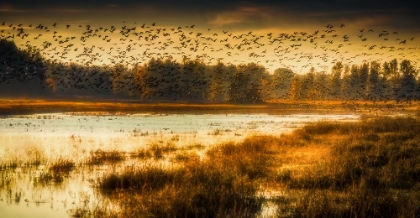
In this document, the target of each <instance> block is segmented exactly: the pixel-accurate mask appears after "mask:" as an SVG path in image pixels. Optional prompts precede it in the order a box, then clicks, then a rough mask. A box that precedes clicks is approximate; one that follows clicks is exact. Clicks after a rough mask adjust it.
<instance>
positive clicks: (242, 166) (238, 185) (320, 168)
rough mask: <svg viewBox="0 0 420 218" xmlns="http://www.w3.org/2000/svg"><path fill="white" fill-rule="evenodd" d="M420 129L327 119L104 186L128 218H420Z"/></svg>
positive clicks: (405, 123) (110, 179)
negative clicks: (263, 215) (267, 214)
mask: <svg viewBox="0 0 420 218" xmlns="http://www.w3.org/2000/svg"><path fill="white" fill-rule="evenodd" d="M419 130H420V121H419V120H418V119H417V118H415V117H395V118H392V117H382V118H364V119H363V120H362V121H360V122H318V123H315V124H309V125H307V126H305V127H303V128H300V129H298V130H296V131H294V132H292V133H291V134H287V135H281V136H279V137H274V136H253V137H249V138H246V139H245V140H243V141H242V142H239V143H234V142H227V143H223V144H221V145H216V146H213V147H209V148H208V149H207V151H206V153H205V154H206V155H205V156H204V157H203V158H199V157H198V156H194V155H191V156H189V155H188V154H183V153H182V154H179V155H178V156H179V157H178V156H176V155H175V159H176V158H179V160H180V161H181V164H179V166H178V165H177V166H176V167H172V168H168V167H157V166H144V167H141V168H136V167H133V168H131V169H130V170H127V171H125V172H121V173H113V174H109V175H106V176H104V177H103V178H101V179H100V181H99V184H98V187H99V189H100V190H101V191H102V193H106V196H109V198H110V199H113V201H114V202H115V203H116V204H117V205H119V208H120V210H119V212H118V214H123V215H124V216H126V217H145V216H154V217H227V216H229V217H254V216H257V215H258V213H260V212H261V210H262V208H263V206H264V204H266V203H267V202H271V205H275V206H274V207H275V208H277V209H276V210H277V211H276V214H272V215H273V216H278V217H419V216H420V135H419V134H418V132H420V131H419ZM159 149H160V150H165V149H163V148H159ZM152 151H153V150H152ZM172 151H176V150H171V149H166V150H165V152H172ZM152 153H153V152H152ZM279 191H280V192H282V193H283V194H282V195H275V194H273V195H270V194H268V195H261V194H260V193H261V192H265V193H275V192H279ZM127 204H128V205H129V206H126V205H127ZM100 211H101V209H99V212H98V213H99V214H108V215H111V214H114V215H115V213H114V212H115V211H114V212H112V211H107V210H105V209H104V210H102V212H101V213H100Z"/></svg>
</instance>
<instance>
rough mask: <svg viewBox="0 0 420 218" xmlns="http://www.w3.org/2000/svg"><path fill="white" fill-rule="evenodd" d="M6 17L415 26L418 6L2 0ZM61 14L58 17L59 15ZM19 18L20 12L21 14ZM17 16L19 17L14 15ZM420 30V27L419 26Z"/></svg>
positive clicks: (309, 0)
mask: <svg viewBox="0 0 420 218" xmlns="http://www.w3.org/2000/svg"><path fill="white" fill-rule="evenodd" d="M0 11H1V12H2V13H3V15H2V16H0V19H1V17H3V19H6V18H10V17H13V14H18V13H22V12H24V13H25V14H27V15H26V16H32V17H42V16H48V15H50V16H51V17H60V16H61V15H62V17H63V18H64V17H73V18H80V19H85V20H86V19H91V20H92V19H110V17H112V16H114V19H129V18H130V17H131V18H133V19H143V18H148V19H155V20H156V21H163V20H164V19H166V22H175V20H177V21H179V20H185V21H186V22H187V21H195V22H197V23H200V22H201V23H204V24H208V25H213V26H222V25H237V26H239V27H252V28H256V27H264V28H266V27H269V26H282V25H289V26H291V25H312V24H314V23H318V24H325V25H326V24H328V23H330V22H336V23H338V22H350V23H359V22H363V21H364V20H373V19H375V20H377V21H378V23H377V25H384V26H398V25H400V26H401V25H405V26H411V27H413V28H416V27H417V26H419V25H417V22H418V20H420V7H419V6H418V3H413V1H407V0H403V1H382V2H378V1H374V0H365V1H344V0H328V1H314V0H303V1H302V0H300V1H296V0H295V1H272V0H232V1H226V0H222V1H221V0H218V1H215V0H201V1H196V0H178V1H174V0H142V1H127V0H102V1H97V0H88V1H86V0H72V1H70V0H61V1H57V0H44V1H33V0H22V1H0ZM57 15H60V16H57ZM19 16H21V15H19ZM17 18H18V16H16V19H17ZM418 28H420V27H418Z"/></svg>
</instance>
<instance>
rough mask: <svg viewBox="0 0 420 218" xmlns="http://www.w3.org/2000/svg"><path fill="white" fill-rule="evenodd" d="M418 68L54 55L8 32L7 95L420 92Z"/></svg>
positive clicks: (207, 97)
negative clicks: (92, 61) (80, 59)
mask: <svg viewBox="0 0 420 218" xmlns="http://www.w3.org/2000/svg"><path fill="white" fill-rule="evenodd" d="M418 72H419V71H418V70H416V68H415V66H414V65H413V64H412V62H411V61H410V60H402V61H401V62H398V60H397V59H393V60H390V61H388V62H383V63H379V62H376V61H372V62H363V63H361V64H359V65H356V64H353V65H346V64H344V63H342V62H337V63H335V64H334V65H333V66H332V68H331V72H325V71H321V72H317V71H316V70H315V69H314V68H311V69H310V70H309V71H308V72H307V73H304V74H297V73H294V72H292V71H291V70H289V69H285V68H279V69H277V70H275V71H274V72H273V73H269V72H268V71H267V70H266V68H265V67H264V66H262V65H259V64H256V63H248V64H238V65H234V64H230V63H229V64H226V63H222V62H218V63H217V64H213V65H208V64H205V63H204V62H203V60H200V59H195V60H191V59H187V58H184V59H183V60H182V61H176V60H173V59H171V58H167V59H159V58H152V59H150V60H149V61H148V62H147V63H144V64H135V65H134V66H132V67H127V66H126V65H122V64H114V65H112V66H111V65H102V66H92V65H90V66H87V65H79V64H76V63H69V64H67V63H62V62H55V61H51V60H46V59H45V58H43V57H42V55H41V51H40V50H37V49H34V48H32V47H30V46H29V45H28V46H27V48H26V49H19V48H17V47H16V45H15V44H14V43H13V42H11V41H7V40H0V95H1V96H2V97H8V96H9V97H13V96H16V95H26V96H29V97H31V96H37V97H40V96H42V97H66V98H74V97H83V98H101V99H104V98H118V99H122V98H129V99H139V100H142V101H150V102H203V103H207V102H208V103H211V102H215V103H217V102H230V103H240V104H252V103H262V102H266V101H270V100H276V99H292V100H370V101H382V100H398V101H399V100H419V99H420V79H419V77H418Z"/></svg>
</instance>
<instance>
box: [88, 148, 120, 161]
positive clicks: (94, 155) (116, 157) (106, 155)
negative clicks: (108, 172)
mask: <svg viewBox="0 0 420 218" xmlns="http://www.w3.org/2000/svg"><path fill="white" fill-rule="evenodd" d="M124 160H125V153H124V152H121V151H118V150H112V151H103V150H101V149H97V150H95V151H91V152H90V156H89V158H88V160H87V163H88V164H90V165H102V164H110V163H117V162H121V161H124Z"/></svg>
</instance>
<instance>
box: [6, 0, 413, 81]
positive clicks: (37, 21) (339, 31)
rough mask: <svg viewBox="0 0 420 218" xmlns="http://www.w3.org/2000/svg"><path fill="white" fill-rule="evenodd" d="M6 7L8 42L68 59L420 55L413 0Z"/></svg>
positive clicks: (297, 67)
mask: <svg viewBox="0 0 420 218" xmlns="http://www.w3.org/2000/svg"><path fill="white" fill-rule="evenodd" d="M0 12H1V15H0V31H1V33H0V37H1V38H8V39H9V40H14V41H15V42H16V44H17V45H18V46H19V47H25V46H26V45H31V46H37V48H40V49H42V54H43V56H44V57H46V58H48V59H52V60H54V59H56V60H57V61H64V62H77V63H82V64H99V65H100V64H110V63H123V64H128V65H131V64H134V63H140V64H142V63H145V62H147V61H148V60H149V59H150V58H151V57H155V58H159V57H160V58H167V57H169V56H171V57H173V58H174V59H176V60H181V59H182V58H183V57H187V58H190V59H196V58H199V59H202V60H203V62H205V63H209V64H212V63H216V62H217V61H222V62H224V63H233V64H240V63H248V62H256V63H259V64H261V65H263V66H265V67H266V68H267V70H269V71H270V72H272V71H274V69H276V68H279V67H287V68H290V69H292V70H294V71H295V72H297V73H306V72H308V71H309V69H310V67H315V68H316V69H317V70H319V71H321V70H325V71H329V69H330V67H331V65H332V64H333V63H335V62H336V61H342V62H343V63H344V64H360V63H362V62H363V61H374V60H376V61H380V62H383V61H388V60H391V59H393V58H398V59H410V60H412V61H415V62H419V61H420V25H418V24H417V22H418V20H420V13H419V12H420V10H419V9H418V8H416V7H415V6H413V5H410V4H409V1H407V2H404V1H398V2H396V3H395V2H394V3H387V2H384V3H381V4H377V3H376V2H374V1H351V2H346V1H323V2H319V1H308V0H307V1H293V2H288V3H285V2H274V3H273V1H229V2H226V1H200V2H198V1H185V0H184V1H176V2H175V1H169V0H168V1H165V0H156V1H141V2H140V1H137V2H133V1H109V0H107V1H101V2H100V3H98V2H97V1H60V2H57V1H42V2H35V1H19V2H18V3H16V2H12V1H1V2H0ZM110 30H111V31H110ZM19 33H21V34H19ZM25 34H26V35H25ZM22 36H23V37H22ZM414 64H415V65H417V66H419V65H418V64H416V63H414Z"/></svg>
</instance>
